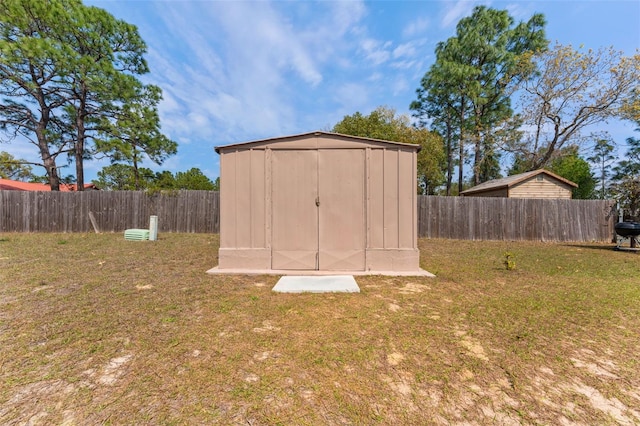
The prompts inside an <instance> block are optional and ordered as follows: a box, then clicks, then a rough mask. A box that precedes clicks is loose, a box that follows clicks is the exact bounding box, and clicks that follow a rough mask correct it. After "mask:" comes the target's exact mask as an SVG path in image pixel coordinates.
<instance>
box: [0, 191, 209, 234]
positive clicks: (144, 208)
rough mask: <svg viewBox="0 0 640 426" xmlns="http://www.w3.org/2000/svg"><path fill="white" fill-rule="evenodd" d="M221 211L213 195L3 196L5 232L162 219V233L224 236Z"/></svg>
mask: <svg viewBox="0 0 640 426" xmlns="http://www.w3.org/2000/svg"><path fill="white" fill-rule="evenodd" d="M218 211H219V196H218V192H213V191H176V192H170V193H156V194H148V193H145V192H142V191H84V192H29V191H0V231H2V232H93V231H94V224H95V227H96V228H97V230H99V231H100V232H121V231H124V230H125V229H130V228H148V227H149V217H150V216H151V215H156V216H158V230H159V232H203V233H206V232H209V233H218V232H220V220H219V214H218Z"/></svg>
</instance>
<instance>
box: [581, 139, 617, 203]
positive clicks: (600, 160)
mask: <svg viewBox="0 0 640 426" xmlns="http://www.w3.org/2000/svg"><path fill="white" fill-rule="evenodd" d="M614 148H615V146H614V144H613V142H612V141H611V140H608V139H598V140H597V141H596V145H595V147H594V148H593V155H592V156H591V157H589V158H587V161H589V162H590V163H591V164H593V165H594V166H596V167H597V168H598V183H599V184H600V191H599V192H598V198H600V199H601V200H604V199H605V198H606V197H607V179H608V178H609V176H610V174H611V172H610V170H609V168H610V167H611V165H612V164H613V161H614V160H615V159H616V156H615V155H613V149H614Z"/></svg>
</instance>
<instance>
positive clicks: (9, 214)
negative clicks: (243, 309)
mask: <svg viewBox="0 0 640 426" xmlns="http://www.w3.org/2000/svg"><path fill="white" fill-rule="evenodd" d="M613 205H614V202H613V201H610V200H545V199H518V198H485V197H437V196H419V197H418V212H417V214H418V235H419V236H420V237H426V238H449V239H460V240H534V241H607V242H608V241H611V239H612V237H613V235H614V234H613V232H614V231H613V225H614V224H615V221H616V217H615V213H614V209H613ZM151 215H157V216H158V226H159V231H160V232H200V233H218V232H220V209H219V196H218V192H213V191H177V192H172V193H157V194H147V193H145V192H140V191H86V192H28V191H0V232H93V230H94V226H93V224H92V221H93V223H95V227H97V229H98V230H99V231H100V232H121V231H124V230H125V229H129V228H147V227H148V226H149V216H151Z"/></svg>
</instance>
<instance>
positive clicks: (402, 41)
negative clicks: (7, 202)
mask: <svg viewBox="0 0 640 426" xmlns="http://www.w3.org/2000/svg"><path fill="white" fill-rule="evenodd" d="M86 3H87V4H90V5H95V6H98V7H101V8H104V9H106V10H108V11H109V12H110V13H112V14H113V15H114V16H116V17H117V18H120V19H123V20H125V21H127V22H129V23H132V24H135V25H137V26H138V29H139V31H140V34H141V36H142V38H143V39H144V40H145V41H146V43H147V45H148V54H147V56H146V57H147V60H148V63H149V66H150V69H151V72H150V73H149V74H148V75H145V76H144V78H143V80H144V81H145V82H147V83H153V84H156V85H158V86H160V87H161V88H162V90H163V93H164V100H163V101H162V103H161V104H160V117H161V122H162V128H163V131H164V132H165V134H167V136H169V137H170V138H172V139H173V140H175V141H176V142H178V144H179V145H178V154H177V155H176V156H174V157H171V158H170V159H168V160H167V161H166V162H165V163H164V165H163V166H161V167H158V166H154V165H153V164H152V163H146V164H145V166H147V167H151V168H153V169H155V170H160V169H166V170H171V171H172V172H176V171H184V170H187V169H189V168H191V167H199V168H200V169H201V170H202V171H203V172H204V173H205V174H206V175H207V176H209V177H210V178H211V179H214V178H215V177H217V176H218V175H219V158H218V156H217V154H215V152H214V150H213V148H214V146H217V145H224V144H229V143H236V142H243V141H249V140H255V139H261V138H268V137H274V136H282V135H287V134H295V133H303V132H308V131H313V130H327V129H329V128H330V127H332V126H333V125H334V124H335V123H336V122H338V121H339V120H340V119H341V118H342V117H343V116H344V115H346V114H353V113H355V112H356V111H360V112H362V113H365V114H366V113H369V112H370V111H372V110H373V109H374V108H376V107H377V106H380V105H386V106H389V107H392V108H395V109H396V110H397V111H398V112H399V113H409V108H408V107H409V104H410V103H411V101H412V100H414V99H415V90H416V88H418V86H419V83H420V79H421V78H422V76H423V75H424V73H425V72H426V71H427V70H428V68H429V66H430V65H431V64H432V62H433V59H434V54H433V53H434V48H435V45H436V43H438V42H439V41H444V40H446V39H447V38H448V37H451V36H452V35H454V33H455V26H456V23H457V22H458V20H459V19H461V18H463V17H464V16H467V15H469V14H470V13H471V10H472V9H473V7H474V6H476V5H479V4H485V5H488V6H491V7H494V8H498V9H507V10H509V11H510V13H511V15H512V16H513V17H514V18H515V19H516V20H517V21H521V20H527V19H529V17H530V16H531V15H532V14H533V13H535V12H541V13H543V14H544V15H545V17H546V19H547V28H546V30H547V36H548V38H549V39H550V40H551V41H552V42H554V41H558V42H560V43H562V44H572V45H573V46H576V47H577V46H579V45H584V47H585V48H593V49H597V48H599V47H602V46H614V47H615V48H616V49H618V50H622V51H624V52H625V54H627V55H631V54H633V53H634V51H635V49H637V48H639V47H640V2H639V1H637V0H629V1H586V0H583V1H511V2H501V1H493V2H482V1H435V0H434V1H430V0H427V1H424V0H423V1H364V2H363V1H336V2H333V1H318V2H310V1H298V2H296V1H275V2H274V1H259V2H242V1H207V0H199V1H192V0H184V1H179V0H173V1H172V0H164V1H156V0H142V1H111V0H93V1H88V2H86ZM633 129H634V125H633V123H622V122H612V123H609V124H606V125H600V126H598V127H597V128H593V129H590V130H593V131H609V132H610V134H611V135H612V136H613V138H614V140H616V141H617V142H619V143H623V142H624V139H625V138H626V137H629V136H632V135H633ZM0 149H1V150H7V151H9V152H11V153H13V154H14V155H16V156H19V157H22V158H34V154H35V150H34V148H33V147H32V146H28V147H27V146H26V145H21V144H19V143H17V142H14V143H12V144H11V145H4V144H3V145H2V146H0ZM104 165H106V164H105V163H100V162H91V163H89V164H87V166H86V168H87V169H86V172H85V173H86V178H88V180H90V179H93V178H95V176H96V173H97V171H98V170H100V168H101V167H102V166H104ZM35 171H36V172H37V173H41V170H35ZM70 173H73V167H69V168H68V169H65V170H64V171H63V172H62V174H64V175H66V174H70Z"/></svg>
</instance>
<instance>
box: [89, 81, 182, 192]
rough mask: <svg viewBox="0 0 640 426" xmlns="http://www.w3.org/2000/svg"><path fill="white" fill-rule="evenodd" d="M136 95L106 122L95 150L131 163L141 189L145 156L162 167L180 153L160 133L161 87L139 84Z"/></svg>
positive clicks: (119, 160)
mask: <svg viewBox="0 0 640 426" xmlns="http://www.w3.org/2000/svg"><path fill="white" fill-rule="evenodd" d="M135 92H136V94H135V96H133V97H131V98H130V99H129V100H128V102H126V103H125V104H124V105H123V106H122V108H121V109H120V111H119V112H118V113H117V114H116V120H114V121H111V120H109V119H103V123H102V129H101V131H100V134H101V135H102V136H103V137H102V138H101V139H100V140H98V141H96V150H97V152H99V153H102V154H105V155H107V156H108V157H110V158H111V159H112V161H114V162H123V161H124V162H126V163H128V164H131V165H132V166H133V173H134V178H135V182H136V186H137V187H141V186H142V179H141V176H140V174H139V173H138V169H139V163H140V162H141V161H143V159H144V157H146V158H148V159H150V160H151V161H153V162H154V163H156V164H158V165H161V164H162V163H163V162H164V160H165V159H166V158H167V157H168V156H170V155H174V154H175V153H176V152H177V149H178V144H177V143H175V142H174V141H172V140H170V139H169V138H167V137H166V136H165V135H163V134H162V132H161V131H160V118H159V116H158V110H157V106H158V103H159V102H160V100H161V99H162V95H161V91H160V88H158V87H156V86H152V85H148V86H141V85H140V86H138V87H137V88H136V90H135Z"/></svg>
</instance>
